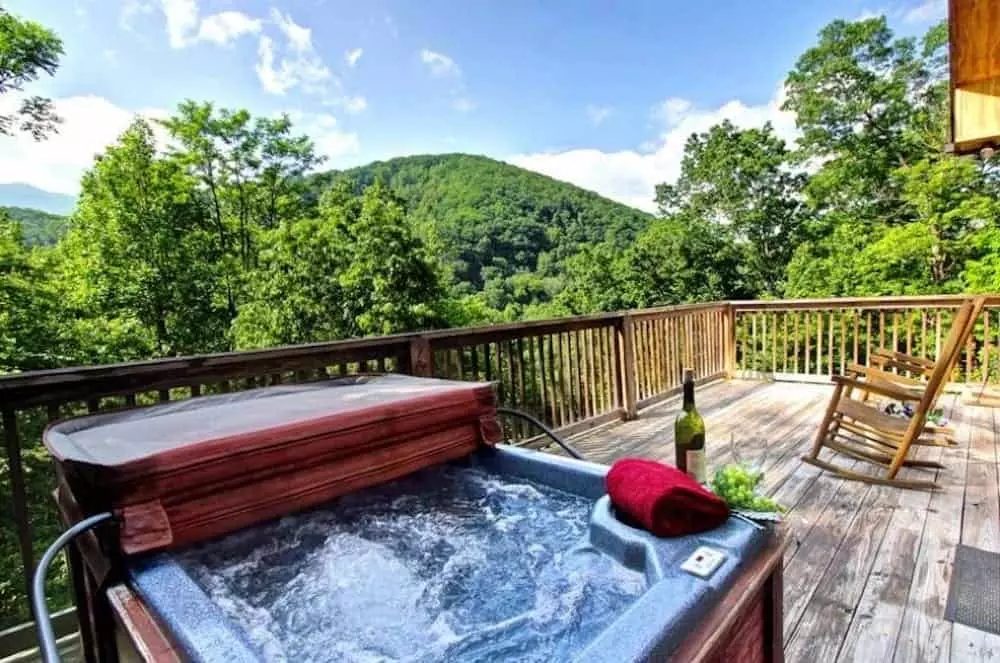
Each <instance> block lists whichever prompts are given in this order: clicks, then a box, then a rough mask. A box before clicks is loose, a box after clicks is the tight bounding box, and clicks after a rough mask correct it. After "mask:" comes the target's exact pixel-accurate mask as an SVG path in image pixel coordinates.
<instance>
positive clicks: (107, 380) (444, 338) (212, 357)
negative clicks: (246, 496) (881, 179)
mask: <svg viewBox="0 0 1000 663" xmlns="http://www.w3.org/2000/svg"><path fill="white" fill-rule="evenodd" d="M967 296H968V295H933V296H924V295H920V296H907V297H842V298H829V299H786V300H768V301H731V302H726V301H717V302H707V303H698V304H679V305H673V306H662V307H657V308H649V309H634V310H629V311H619V312H615V313H598V314H593V315H583V316H574V317H565V318H554V319H547V320H529V321H523V322H510V323H505V324H499V325H484V326H477V327H463V328H456V329H441V330H433V331H427V332H422V333H409V334H396V335H390V336H377V337H370V338H362V339H349V340H342V341H330V342H324V343H311V344H304V345H294V346H285V347H279V348H269V349H263V350H249V351H239V352H221V353H215V354H205V355H194V356H187V357H168V358H162V359H150V360H144V361H136V362H125V363H117V364H106V365H97V366H81V367H70V368H56V369H50V370H43V371H31V372H27V373H16V374H11V375H4V376H0V404H3V405H4V406H6V407H8V408H18V407H26V406H33V405H39V404H42V403H46V402H54V401H59V400H62V401H68V400H80V399H84V398H88V397H90V396H91V395H93V396H103V395H111V394H116V393H127V392H128V391H129V390H132V391H142V390H152V389H157V388H169V387H171V386H182V385H185V384H189V383H197V382H199V381H203V382H204V381H211V380H212V378H216V379H235V378H238V377H244V376H252V375H263V374H267V373H269V372H279V371H285V370H296V369H297V368H298V367H300V366H305V365H307V364H309V363H310V361H311V362H312V363H313V364H315V363H316V360H317V359H322V358H325V357H330V358H331V360H332V361H354V360H358V359H363V358H375V357H377V356H378V355H382V356H390V355H397V356H403V355H404V353H405V351H406V348H407V345H408V344H409V343H411V342H412V341H413V340H414V339H416V338H426V339H427V341H428V342H429V343H430V346H431V348H432V349H449V348H456V347H461V346H463V345H468V344H477V343H488V342H496V341H505V340H511V339H515V338H519V337H531V336H540V335H544V334H551V333H559V332H565V331H574V330H579V329H589V328H597V327H606V326H611V325H616V324H619V323H620V321H621V320H623V319H624V318H625V317H626V316H629V317H632V318H634V319H639V320H642V319H650V318H660V317H670V316H674V315H684V314H686V313H693V312H698V311H705V310H727V309H729V308H732V310H734V311H736V312H741V311H742V312H746V311H776V312H777V311H793V310H831V309H845V308H856V309H871V310H878V309H905V308H926V307H941V308H950V307H957V306H958V305H959V303H960V302H961V301H962V300H963V299H964V298H966V297H967ZM987 306H1000V295H990V296H988V297H987ZM88 389H90V390H92V392H93V393H90V392H89V391H88Z"/></svg>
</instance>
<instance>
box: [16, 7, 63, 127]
mask: <svg viewBox="0 0 1000 663" xmlns="http://www.w3.org/2000/svg"><path fill="white" fill-rule="evenodd" d="M62 55H63V45H62V40H61V39H59V37H57V36H56V34H55V33H54V32H52V31H51V30H49V29H48V28H46V27H44V26H42V25H40V24H38V23H36V22H34V21H27V20H24V19H20V18H18V17H17V16H14V15H13V14H11V13H10V12H8V11H7V10H6V9H4V8H3V7H0V96H3V95H9V94H11V93H16V94H20V93H22V92H23V91H24V86H25V85H28V84H29V83H33V82H34V81H36V80H38V79H39V78H40V77H41V76H42V75H43V74H47V75H49V76H51V75H53V74H54V73H55V71H56V68H58V66H59V58H60V57H62ZM59 121H60V120H59V117H58V116H57V115H56V113H55V111H54V110H53V109H52V100H51V99H47V98H45V97H40V96H37V95H36V96H25V97H23V98H22V99H20V104H19V106H18V108H17V110H16V111H15V112H13V113H9V114H0V136H9V135H11V134H13V133H15V132H17V131H23V132H27V133H29V134H31V135H32V136H33V137H34V138H35V140H41V139H42V138H45V136H47V135H48V134H50V133H52V132H53V131H55V130H56V125H57V124H58V123H59Z"/></svg>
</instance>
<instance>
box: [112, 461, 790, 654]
mask: <svg viewBox="0 0 1000 663" xmlns="http://www.w3.org/2000/svg"><path fill="white" fill-rule="evenodd" d="M464 462H468V463H472V464H474V465H478V466H481V467H483V468H485V469H488V470H490V471H493V472H498V473H501V474H504V475H507V476H511V477H517V478H522V479H529V480H531V481H534V482H538V483H541V484H545V485H548V486H551V487H554V488H558V489H560V490H564V491H567V492H571V493H574V494H577V495H581V496H585V497H589V498H592V499H594V500H595V504H594V509H593V512H592V515H591V521H590V528H589V545H590V546H592V547H593V548H594V549H595V550H597V551H599V552H600V553H601V554H604V555H607V556H609V557H612V558H613V559H614V560H616V561H617V562H618V563H620V564H622V565H623V566H626V567H628V568H630V569H633V570H636V571H639V572H641V573H643V574H644V575H645V577H646V580H647V583H648V585H649V586H648V589H647V590H646V592H645V593H643V594H642V595H641V596H640V597H639V598H638V599H637V600H636V601H635V602H634V603H633V604H632V605H631V606H629V607H628V608H627V609H626V610H625V612H624V613H623V614H622V615H621V616H620V617H619V618H618V619H616V620H615V621H614V622H612V623H611V624H608V625H607V627H606V628H605V629H603V630H602V631H601V632H600V633H596V634H595V636H594V638H593V640H592V641H591V643H590V645H589V646H588V647H587V648H586V649H585V650H584V651H583V652H582V654H580V655H579V656H578V657H577V658H576V659H575V660H577V661H580V662H593V663H597V662H611V661H616V662H622V661H649V660H663V659H664V658H666V657H668V656H669V655H670V654H671V652H673V651H674V650H676V649H677V647H678V646H679V645H680V644H681V642H682V641H683V640H684V638H685V637H686V635H687V634H689V633H690V632H691V631H692V630H693V628H694V627H695V626H696V625H697V623H698V621H699V620H700V619H701V618H702V617H703V616H704V615H705V614H706V613H707V612H708V611H709V610H711V608H712V607H713V606H714V605H715V603H716V602H718V601H719V599H720V597H722V596H723V595H724V594H725V593H726V591H727V590H728V589H729V587H730V586H731V584H732V583H733V581H734V579H735V578H736V577H737V576H738V575H739V573H740V571H741V569H742V568H743V567H745V566H746V564H747V563H748V562H750V561H752V560H753V559H754V558H755V557H756V555H757V554H758V553H759V552H760V551H761V549H762V548H763V547H764V545H765V544H766V543H767V542H768V540H769V539H770V537H771V535H772V534H771V532H770V531H769V530H765V529H761V528H759V527H755V526H753V525H752V524H749V523H747V522H745V521H742V520H738V519H736V518H731V519H729V521H727V522H726V523H725V524H724V525H723V526H721V527H719V528H717V529H715V530H712V531H709V532H705V533H703V534H699V535H693V536H685V537H678V538H673V539H660V538H657V537H654V536H652V535H651V534H649V533H647V532H644V531H641V530H638V529H635V528H632V527H630V526H628V525H626V524H624V523H622V522H621V521H620V520H618V518H616V516H615V514H614V510H613V508H612V506H611V504H610V502H609V500H608V498H607V496H606V495H604V477H605V474H606V472H607V468H606V467H604V466H601V465H595V464H592V463H587V462H583V461H577V460H573V459H567V458H562V457H557V456H553V455H549V454H543V453H540V452H536V451H531V450H525V449H519V448H516V447H510V446H506V445H499V446H497V447H496V448H495V449H483V450H480V451H478V452H476V453H475V454H473V455H472V456H470V457H469V458H468V459H466V460H465V461H464ZM701 546H711V547H712V548H715V549H719V550H722V551H724V552H725V553H726V560H725V562H724V563H723V564H722V566H721V567H719V568H718V570H716V571H715V573H714V574H712V575H711V576H710V577H709V578H705V579H703V578H699V577H696V576H694V575H692V574H690V573H687V572H686V571H683V570H681V568H680V567H681V564H682V563H683V562H684V561H685V560H686V559H688V558H689V557H690V556H691V555H692V553H694V552H695V550H696V549H698V548H699V547H701ZM128 577H129V584H130V585H131V587H133V589H134V590H135V592H136V593H137V595H138V596H139V597H140V598H141V600H142V601H143V602H144V603H145V605H146V606H148V607H149V609H150V610H151V612H152V613H153V614H154V615H155V616H156V618H157V619H158V621H159V622H160V623H161V624H162V625H163V627H164V628H165V630H166V631H167V632H168V633H169V634H170V637H171V638H172V639H173V640H174V641H175V642H176V643H177V645H178V648H179V650H180V651H182V652H183V653H184V655H185V656H186V657H188V658H189V659H190V660H192V661H196V662H198V663H216V662H222V661H234V662H247V663H249V662H252V661H253V662H256V661H261V660H263V659H262V658H261V657H260V655H259V654H258V653H257V651H256V650H255V649H254V647H253V646H252V645H251V644H250V642H249V641H248V639H247V637H246V635H245V634H244V633H243V632H242V631H241V629H240V628H239V627H238V626H236V625H235V624H233V623H232V622H231V621H229V620H228V619H227V618H226V616H225V615H224V614H223V613H222V611H221V610H220V609H219V608H218V607H217V606H216V605H215V604H214V603H213V602H212V600H211V599H210V598H209V597H208V596H207V595H206V594H205V592H204V591H203V590H202V589H201V588H200V587H199V585H198V584H197V583H196V582H195V580H194V579H193V578H192V577H191V576H189V575H188V573H187V572H186V571H185V569H184V568H183V567H182V566H181V565H180V564H179V563H178V562H177V561H176V559H175V557H174V555H172V554H171V553H162V554H156V555H151V556H144V557H141V558H136V559H133V560H132V562H131V563H130V565H129V576H128Z"/></svg>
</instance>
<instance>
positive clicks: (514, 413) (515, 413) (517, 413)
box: [497, 407, 586, 460]
mask: <svg viewBox="0 0 1000 663" xmlns="http://www.w3.org/2000/svg"><path fill="white" fill-rule="evenodd" d="M497 414H506V415H509V416H511V417H517V418H519V419H524V420H525V421H527V422H530V423H531V424H533V425H535V426H537V427H538V428H540V429H541V430H542V432H543V433H545V434H546V435H548V436H549V437H550V438H552V441H553V442H555V443H556V444H558V445H559V446H560V447H562V448H563V451H565V452H566V453H568V454H569V455H570V456H572V457H573V458H576V459H577V460H586V459H585V458H584V457H583V454H582V453H580V452H579V451H577V450H576V449H574V448H573V445H571V444H570V443H569V442H567V441H566V440H564V439H562V438H561V437H559V436H558V435H556V434H555V431H553V430H552V429H551V428H549V427H548V426H546V425H545V424H543V423H542V422H541V421H539V420H538V419H537V418H536V417H534V416H532V415H530V414H528V413H527V412H522V411H521V410H515V409H513V408H509V407H498V408H497Z"/></svg>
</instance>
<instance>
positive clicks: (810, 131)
mask: <svg viewBox="0 0 1000 663" xmlns="http://www.w3.org/2000/svg"><path fill="white" fill-rule="evenodd" d="M924 45H925V49H924V52H923V54H921V53H920V52H918V49H917V43H916V41H915V40H913V39H909V38H907V39H896V38H894V36H893V34H892V31H891V30H890V29H889V27H888V24H887V22H886V19H885V17H884V16H883V17H879V18H871V19H867V20H862V21H854V22H849V21H842V20H838V21H834V22H832V23H830V24H829V25H827V26H826V27H824V28H823V29H822V30H821V31H820V34H819V43H818V44H817V45H816V46H813V47H812V48H810V49H808V50H807V51H806V52H805V53H804V54H803V55H802V56H801V57H800V58H799V59H798V61H797V62H796V64H795V67H794V68H793V69H792V71H791V72H790V73H789V74H788V78H787V79H786V81H785V87H786V90H787V94H788V96H787V100H786V102H785V104H784V108H785V109H786V110H790V111H793V112H794V113H795V115H796V124H797V126H798V128H799V129H800V130H801V132H802V137H801V138H800V140H799V146H800V153H799V156H800V160H801V161H803V162H805V163H821V164H822V168H821V169H820V170H819V171H818V172H817V173H816V174H815V175H814V176H813V177H811V178H810V181H809V186H808V187H807V193H808V194H809V198H810V203H811V204H812V206H813V208H814V209H815V210H817V212H818V213H820V214H823V213H825V212H826V211H827V210H829V209H830V208H837V209H840V210H842V211H847V212H850V213H851V214H852V215H853V216H855V217H856V218H867V219H878V220H884V221H886V222H890V223H891V222H905V221H907V220H908V219H906V218H905V217H903V218H899V217H898V216H897V210H898V205H897V204H896V203H897V200H898V197H899V188H898V182H896V181H894V180H893V179H892V178H891V177H890V175H891V173H892V172H893V171H895V170H896V169H898V168H901V167H903V166H906V165H908V164H912V163H914V162H915V161H916V160H918V159H920V158H922V157H925V156H928V149H929V148H931V149H933V151H938V150H940V145H934V146H933V147H931V145H930V143H931V141H930V140H928V137H927V136H925V135H921V132H920V129H926V128H927V126H928V118H931V117H939V114H937V113H934V112H931V113H928V111H927V109H926V103H927V102H928V101H935V100H937V101H940V98H941V95H940V84H941V81H940V79H939V78H938V77H939V76H940V73H941V72H940V68H939V67H938V66H936V64H937V60H936V59H935V58H937V57H939V53H940V51H941V47H942V46H943V44H942V43H941V42H940V39H939V31H932V32H931V33H930V35H929V36H928V38H927V39H925V42H924ZM827 230H828V228H827Z"/></svg>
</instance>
